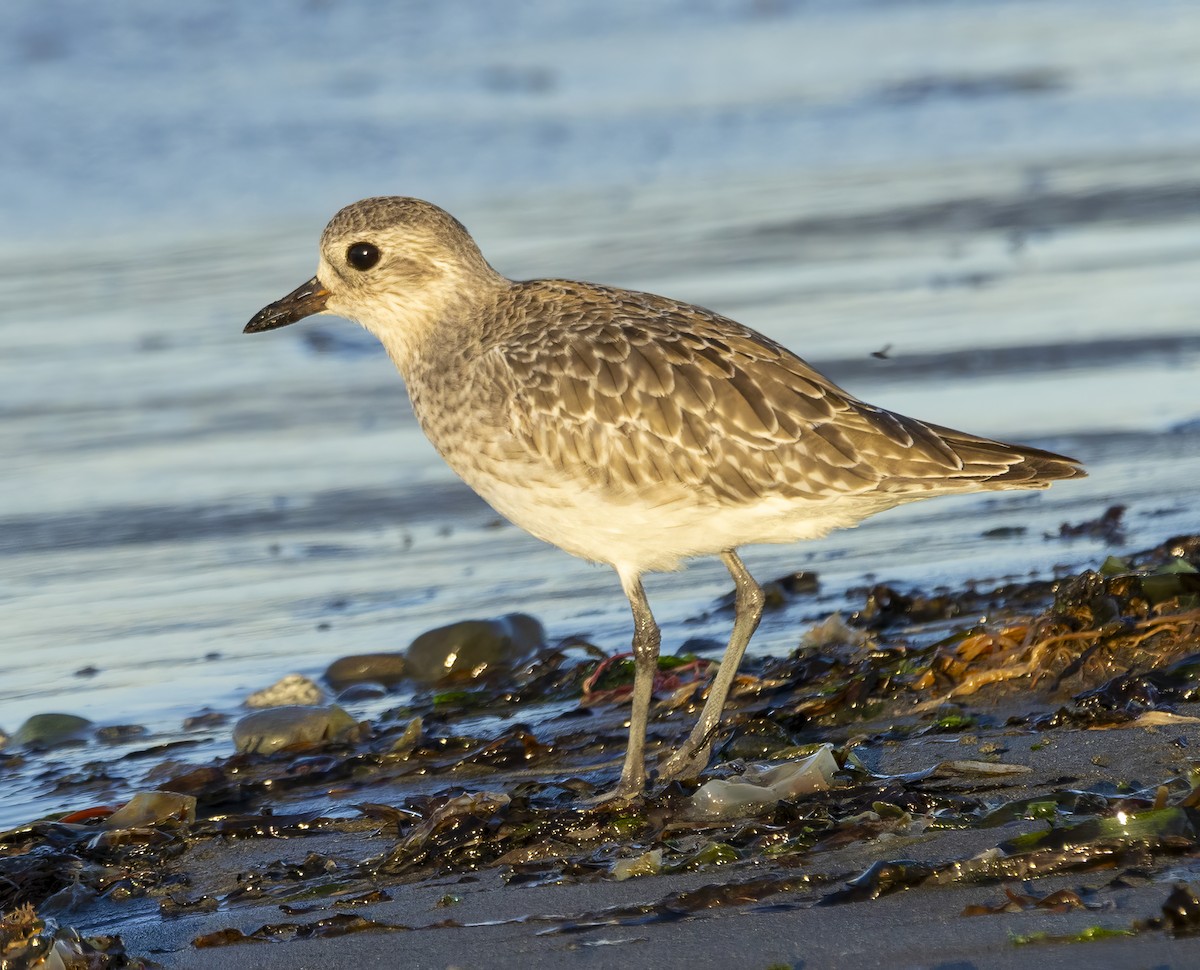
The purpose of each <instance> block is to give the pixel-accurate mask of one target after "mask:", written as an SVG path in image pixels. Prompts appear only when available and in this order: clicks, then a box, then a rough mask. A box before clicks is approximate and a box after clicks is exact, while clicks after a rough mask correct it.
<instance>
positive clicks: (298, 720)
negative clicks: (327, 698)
mask: <svg viewBox="0 0 1200 970" xmlns="http://www.w3.org/2000/svg"><path fill="white" fill-rule="evenodd" d="M365 731H366V727H365V725H363V724H359V723H358V721H356V720H354V718H352V717H351V716H350V715H349V714H347V713H346V712H345V711H344V710H343V709H342V708H340V707H338V706H337V705H336V704H331V705H330V706H329V707H272V708H268V709H267V710H265V711H255V712H254V713H253V714H247V715H246V716H245V717H243V718H242V719H241V720H240V721H238V722H237V724H235V725H234V726H233V746H234V747H235V748H236V749H237V751H238V753H239V754H270V753H271V752H273V751H279V750H281V749H282V748H290V747H292V746H293V745H297V744H307V745H313V744H321V743H323V742H329V741H343V740H348V741H355V740H358V738H360V737H361V736H362V735H363V734H364V733H365Z"/></svg>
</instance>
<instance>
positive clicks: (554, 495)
mask: <svg viewBox="0 0 1200 970" xmlns="http://www.w3.org/2000/svg"><path fill="white" fill-rule="evenodd" d="M474 471H475V473H474V474H472V473H470V472H468V473H467V474H464V475H463V478H464V479H465V480H466V482H467V484H469V485H470V486H471V487H472V488H474V489H475V491H476V492H478V493H479V494H480V496H482V497H483V499H484V500H485V501H487V503H488V504H489V505H491V506H492V508H494V509H495V510H496V511H497V512H499V513H500V514H501V515H503V516H504V517H505V518H506V519H508V520H509V521H510V522H512V523H513V524H514V525H517V526H520V527H521V528H522V529H524V530H525V531H526V532H529V533H531V534H532V535H534V536H536V537H537V538H539V539H542V540H544V541H546V542H549V543H551V544H553V545H556V546H558V547H559V548H560V549H563V550H565V551H566V552H569V553H571V554H572V555H575V556H579V557H581V558H583V559H588V560H591V561H593V562H602V563H608V564H610V565H613V566H616V567H617V568H618V569H621V570H627V571H632V572H637V573H640V572H646V571H663V570H673V569H678V568H680V566H682V565H683V562H684V561H685V560H687V559H690V558H694V557H697V556H707V555H715V554H717V553H720V552H723V551H725V550H727V549H734V548H737V547H738V546H742V545H754V544H760V543H780V542H796V541H799V540H803V539H813V538H817V537H819V536H823V535H825V534H826V533H828V532H829V531H830V530H831V529H835V528H839V527H845V526H850V525H856V524H857V523H858V522H859V521H860V520H861V519H862V518H864V517H865V516H866V515H869V514H870V513H871V512H872V511H877V509H869V510H868V509H859V508H857V506H856V505H855V503H852V502H851V503H847V502H846V501H845V500H844V499H843V500H842V501H841V502H837V503H830V502H822V501H801V502H797V501H796V500H793V499H782V498H766V499H763V500H761V501H759V502H756V503H753V504H744V505H721V504H717V503H714V502H712V501H711V500H706V499H704V497H702V496H700V495H698V494H696V493H690V492H678V491H675V492H668V491H664V492H662V493H659V494H644V493H643V494H639V493H636V492H628V493H612V492H608V491H604V490H600V489H594V488H587V487H581V486H580V484H579V483H578V482H570V481H553V480H551V481H530V480H528V479H521V480H514V479H512V478H509V477H508V476H504V477H499V476H491V475H486V474H480V473H479V472H478V469H475V470H474Z"/></svg>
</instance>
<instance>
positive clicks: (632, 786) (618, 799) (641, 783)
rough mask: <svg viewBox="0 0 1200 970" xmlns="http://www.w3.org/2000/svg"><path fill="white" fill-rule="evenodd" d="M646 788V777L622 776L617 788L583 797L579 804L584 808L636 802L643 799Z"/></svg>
mask: <svg viewBox="0 0 1200 970" xmlns="http://www.w3.org/2000/svg"><path fill="white" fill-rule="evenodd" d="M645 789H646V779H645V778H622V779H621V780H620V782H618V783H617V787H616V788H613V789H611V790H609V791H606V792H600V793H599V794H597V795H589V796H588V797H587V798H581V799H580V800H579V804H580V805H581V806H583V807H584V808H598V807H600V806H602V805H611V806H618V805H621V804H631V803H636V802H640V801H641V800H642V796H643V795H644V794H645Z"/></svg>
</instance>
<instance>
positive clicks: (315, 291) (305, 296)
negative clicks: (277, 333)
mask: <svg viewBox="0 0 1200 970" xmlns="http://www.w3.org/2000/svg"><path fill="white" fill-rule="evenodd" d="M327 299H329V291H328V290H327V289H325V287H324V286H322V285H321V281H320V280H319V279H317V278H316V277H315V276H314V277H313V278H312V279H311V280H309V281H308V282H307V283H302V284H301V285H300V286H297V287H296V288H295V289H294V290H292V292H291V293H289V294H288V295H287V296H285V297H284V298H283V299H282V300H276V301H275V302H274V303H272V304H271V305H270V306H265V307H263V308H262V309H261V310H259V311H258V313H256V314H254V316H253V317H252V318H251V320H250V322H249V323H248V324H246V326H245V328H244V329H243V330H242V333H262V332H263V331H264V330H277V329H279V328H280V327H286V326H287V325H288V324H289V323H295V322H296V321H297V320H303V319H304V318H305V317H311V316H312V315H313V314H314V313H320V312H321V311H322V310H324V309H325V301H326V300H327Z"/></svg>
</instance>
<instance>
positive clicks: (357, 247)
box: [346, 242, 381, 272]
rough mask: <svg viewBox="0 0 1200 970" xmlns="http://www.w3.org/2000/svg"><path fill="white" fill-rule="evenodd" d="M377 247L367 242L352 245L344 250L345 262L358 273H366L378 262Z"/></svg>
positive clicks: (378, 253)
mask: <svg viewBox="0 0 1200 970" xmlns="http://www.w3.org/2000/svg"><path fill="white" fill-rule="evenodd" d="M380 255H381V254H380V252H379V247H378V246H374V245H372V244H371V243H369V242H357V243H354V244H353V245H352V246H351V247H350V248H349V249H347V250H346V262H347V263H349V264H350V265H351V266H353V267H354V268H355V269H356V270H359V271H360V272H366V271H367V270H369V269H370V268H371V267H372V266H374V265H375V264H376V263H378V262H379V257H380Z"/></svg>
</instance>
